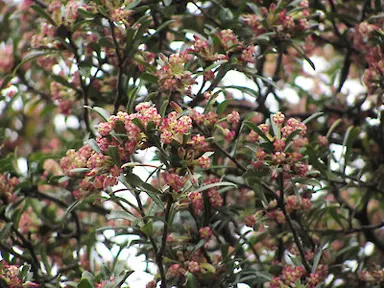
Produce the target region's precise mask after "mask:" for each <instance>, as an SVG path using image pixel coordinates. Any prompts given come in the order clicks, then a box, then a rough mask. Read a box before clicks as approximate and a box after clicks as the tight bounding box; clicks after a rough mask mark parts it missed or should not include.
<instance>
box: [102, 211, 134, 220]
mask: <svg viewBox="0 0 384 288" xmlns="http://www.w3.org/2000/svg"><path fill="white" fill-rule="evenodd" d="M107 219H108V220H114V219H124V220H128V221H132V222H133V221H136V220H137V218H136V217H135V216H133V215H132V214H130V213H128V212H126V211H123V210H112V211H111V213H110V214H109V215H107Z"/></svg>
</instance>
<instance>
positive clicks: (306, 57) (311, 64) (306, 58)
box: [290, 43, 316, 71]
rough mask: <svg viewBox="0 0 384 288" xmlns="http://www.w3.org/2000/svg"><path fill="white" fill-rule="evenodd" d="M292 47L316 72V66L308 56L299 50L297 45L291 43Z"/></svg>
mask: <svg viewBox="0 0 384 288" xmlns="http://www.w3.org/2000/svg"><path fill="white" fill-rule="evenodd" d="M290 44H291V46H292V47H293V48H294V49H295V50H296V51H297V52H299V54H300V55H301V56H302V57H303V58H304V59H305V61H307V62H308V64H309V65H310V66H311V67H312V69H313V70H314V71H316V67H315V64H313V62H312V60H311V59H309V58H308V56H306V55H305V53H304V52H303V51H302V50H301V49H300V48H299V47H297V46H296V45H295V44H293V43H290Z"/></svg>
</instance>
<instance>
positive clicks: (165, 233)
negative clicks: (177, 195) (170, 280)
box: [156, 194, 173, 288]
mask: <svg viewBox="0 0 384 288" xmlns="http://www.w3.org/2000/svg"><path fill="white" fill-rule="evenodd" d="M167 197H168V199H167V208H166V210H165V215H164V228H163V229H164V230H163V237H162V240H161V247H160V250H159V252H158V253H157V255H156V258H157V261H158V265H160V267H159V269H160V271H162V273H161V285H160V287H161V288H166V287H167V283H166V278H165V272H164V267H163V254H164V251H165V247H166V245H167V236H168V229H169V225H168V224H169V223H168V221H169V214H170V211H171V207H172V203H173V199H172V195H171V194H167Z"/></svg>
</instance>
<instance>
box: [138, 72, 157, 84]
mask: <svg viewBox="0 0 384 288" xmlns="http://www.w3.org/2000/svg"><path fill="white" fill-rule="evenodd" d="M140 79H141V80H144V81H147V82H149V83H153V84H157V80H158V78H157V77H156V76H155V75H153V74H149V73H147V72H145V73H143V74H141V76H140Z"/></svg>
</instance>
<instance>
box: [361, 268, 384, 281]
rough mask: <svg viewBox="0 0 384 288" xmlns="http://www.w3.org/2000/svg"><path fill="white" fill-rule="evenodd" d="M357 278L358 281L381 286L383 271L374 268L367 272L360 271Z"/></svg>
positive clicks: (383, 279) (383, 276)
mask: <svg viewBox="0 0 384 288" xmlns="http://www.w3.org/2000/svg"><path fill="white" fill-rule="evenodd" d="M373 266H374V265H373ZM359 278H360V280H362V281H365V282H368V283H371V284H383V283H384V269H380V268H376V269H372V270H369V271H368V270H362V271H360V272H359Z"/></svg>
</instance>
